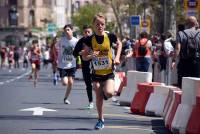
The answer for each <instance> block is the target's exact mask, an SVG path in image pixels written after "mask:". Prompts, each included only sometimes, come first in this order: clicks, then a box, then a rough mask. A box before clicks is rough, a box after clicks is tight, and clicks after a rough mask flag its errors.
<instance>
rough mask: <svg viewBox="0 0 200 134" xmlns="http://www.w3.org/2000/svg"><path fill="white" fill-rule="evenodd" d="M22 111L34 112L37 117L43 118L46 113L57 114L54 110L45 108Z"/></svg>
mask: <svg viewBox="0 0 200 134" xmlns="http://www.w3.org/2000/svg"><path fill="white" fill-rule="evenodd" d="M20 111H33V115H35V116H41V115H43V113H44V112H45V111H47V112H56V110H54V109H47V108H43V107H33V108H27V109H21V110H20Z"/></svg>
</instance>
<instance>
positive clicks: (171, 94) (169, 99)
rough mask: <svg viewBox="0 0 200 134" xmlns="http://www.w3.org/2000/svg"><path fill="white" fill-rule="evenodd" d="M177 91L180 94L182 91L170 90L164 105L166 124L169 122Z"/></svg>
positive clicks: (177, 89)
mask: <svg viewBox="0 0 200 134" xmlns="http://www.w3.org/2000/svg"><path fill="white" fill-rule="evenodd" d="M175 91H176V92H178V91H181V90H180V89H179V88H170V90H169V93H168V96H167V99H166V102H165V105H164V110H163V118H164V121H165V122H166V121H167V120H168V116H169V113H170V111H171V109H172V106H173V104H174V101H175V96H174V92H175Z"/></svg>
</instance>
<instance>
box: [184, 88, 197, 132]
mask: <svg viewBox="0 0 200 134" xmlns="http://www.w3.org/2000/svg"><path fill="white" fill-rule="evenodd" d="M199 113H200V87H199V89H198V91H197V95H196V105H195V106H193V109H192V113H191V115H190V118H189V120H188V123H187V127H186V134H200V116H199Z"/></svg>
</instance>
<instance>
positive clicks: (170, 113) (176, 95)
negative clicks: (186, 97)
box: [165, 91, 182, 129]
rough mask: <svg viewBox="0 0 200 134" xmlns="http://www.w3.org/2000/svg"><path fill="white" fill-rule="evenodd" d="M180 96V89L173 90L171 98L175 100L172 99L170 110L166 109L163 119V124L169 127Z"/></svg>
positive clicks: (179, 101)
mask: <svg viewBox="0 0 200 134" xmlns="http://www.w3.org/2000/svg"><path fill="white" fill-rule="evenodd" d="M181 96H182V91H173V98H175V100H174V101H173V103H172V107H171V110H170V111H168V114H167V116H166V120H165V126H166V127H167V128H169V129H171V125H172V121H173V119H174V116H175V114H176V111H177V108H178V105H179V104H180V103H181Z"/></svg>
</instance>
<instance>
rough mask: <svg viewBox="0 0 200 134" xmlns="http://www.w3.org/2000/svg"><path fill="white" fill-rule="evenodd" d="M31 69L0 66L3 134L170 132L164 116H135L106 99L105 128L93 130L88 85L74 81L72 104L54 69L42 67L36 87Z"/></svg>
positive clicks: (0, 118) (0, 117)
mask: <svg viewBox="0 0 200 134" xmlns="http://www.w3.org/2000/svg"><path fill="white" fill-rule="evenodd" d="M29 71H30V70H22V69H12V70H8V69H0V134H79V133H80V134H94V133H100V134H112V133H113V134H169V133H170V132H169V131H168V130H167V129H166V128H165V127H164V123H163V120H162V118H159V117H146V116H140V115H133V114H131V113H130V108H129V107H122V106H119V105H118V103H116V102H113V101H112V99H110V100H108V101H105V103H104V105H105V109H104V110H105V111H104V113H105V128H104V129H103V130H98V131H97V130H94V125H95V123H96V121H97V119H96V117H97V111H96V108H94V109H92V110H87V109H85V106H86V105H87V104H88V100H87V96H86V91H85V85H84V83H83V81H81V80H75V83H74V86H73V90H72V92H71V94H70V97H69V100H70V102H71V104H70V105H66V104H64V103H63V97H64V93H65V88H64V87H63V86H62V85H61V84H60V83H58V85H56V86H54V85H53V83H52V73H51V68H50V67H49V69H41V71H40V78H39V83H38V85H37V87H35V88H34V87H33V83H32V81H29V80H28V79H27V77H28V76H27V74H28V72H29Z"/></svg>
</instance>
